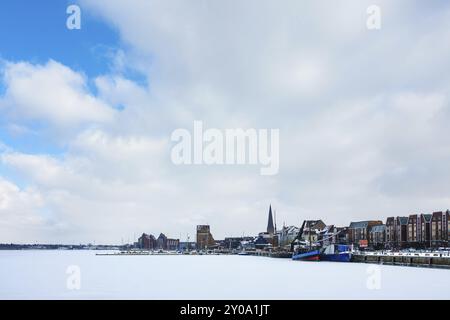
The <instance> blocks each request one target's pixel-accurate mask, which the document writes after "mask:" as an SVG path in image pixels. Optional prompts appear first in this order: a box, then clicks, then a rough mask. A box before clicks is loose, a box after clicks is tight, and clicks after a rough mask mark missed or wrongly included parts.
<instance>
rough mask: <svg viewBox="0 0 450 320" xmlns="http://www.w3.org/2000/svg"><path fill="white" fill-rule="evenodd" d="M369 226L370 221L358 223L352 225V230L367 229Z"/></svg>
mask: <svg viewBox="0 0 450 320" xmlns="http://www.w3.org/2000/svg"><path fill="white" fill-rule="evenodd" d="M368 226H369V221H357V222H351V223H350V228H351V229H359V228H367V227H368Z"/></svg>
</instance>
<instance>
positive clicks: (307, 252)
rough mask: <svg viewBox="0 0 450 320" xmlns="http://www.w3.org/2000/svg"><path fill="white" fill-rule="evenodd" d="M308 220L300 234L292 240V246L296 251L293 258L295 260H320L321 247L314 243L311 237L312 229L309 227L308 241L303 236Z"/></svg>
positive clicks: (304, 222)
mask: <svg viewBox="0 0 450 320" xmlns="http://www.w3.org/2000/svg"><path fill="white" fill-rule="evenodd" d="M305 224H306V220H305V221H303V224H302V226H301V228H300V231H299V233H298V234H299V236H297V238H296V239H295V240H294V241H292V243H291V248H292V251H293V252H294V253H293V254H292V260H295V261H319V260H320V247H319V246H318V245H317V244H313V242H312V237H311V230H310V229H309V228H308V234H309V239H308V241H306V240H304V239H302V238H301V235H302V234H303V230H305Z"/></svg>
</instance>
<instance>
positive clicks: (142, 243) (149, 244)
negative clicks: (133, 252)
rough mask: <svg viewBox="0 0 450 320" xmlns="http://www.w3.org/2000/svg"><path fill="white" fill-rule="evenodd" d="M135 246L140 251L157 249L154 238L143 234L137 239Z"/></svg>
mask: <svg viewBox="0 0 450 320" xmlns="http://www.w3.org/2000/svg"><path fill="white" fill-rule="evenodd" d="M137 246H138V248H140V249H145V250H154V249H156V247H157V242H156V239H155V237H154V236H153V235H152V234H150V235H149V234H146V233H143V234H142V236H141V237H139V239H138V241H137Z"/></svg>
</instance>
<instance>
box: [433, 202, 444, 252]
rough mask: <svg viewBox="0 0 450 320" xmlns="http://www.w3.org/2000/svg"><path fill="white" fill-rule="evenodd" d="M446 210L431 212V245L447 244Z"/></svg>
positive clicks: (442, 245) (441, 245)
mask: <svg viewBox="0 0 450 320" xmlns="http://www.w3.org/2000/svg"><path fill="white" fill-rule="evenodd" d="M447 216H448V212H442V211H438V212H433V214H432V215H431V246H432V247H435V248H436V247H444V246H447V244H448V222H447Z"/></svg>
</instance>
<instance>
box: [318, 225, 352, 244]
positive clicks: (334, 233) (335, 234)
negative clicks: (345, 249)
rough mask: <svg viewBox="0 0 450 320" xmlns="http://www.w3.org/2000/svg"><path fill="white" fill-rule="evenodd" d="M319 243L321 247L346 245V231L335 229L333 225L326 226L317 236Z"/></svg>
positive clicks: (341, 228)
mask: <svg viewBox="0 0 450 320" xmlns="http://www.w3.org/2000/svg"><path fill="white" fill-rule="evenodd" d="M319 241H320V242H321V244H322V245H324V246H327V245H330V244H347V243H348V231H347V228H346V227H336V226H334V225H329V226H326V227H325V229H323V230H322V232H321V233H320V236H319Z"/></svg>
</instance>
